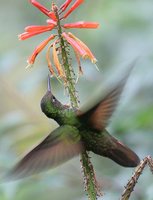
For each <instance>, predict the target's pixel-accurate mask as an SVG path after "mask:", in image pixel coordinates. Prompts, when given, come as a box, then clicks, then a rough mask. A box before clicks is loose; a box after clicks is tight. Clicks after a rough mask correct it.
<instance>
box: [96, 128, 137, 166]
mask: <svg viewBox="0 0 153 200" xmlns="http://www.w3.org/2000/svg"><path fill="white" fill-rule="evenodd" d="M106 133H107V134H106V138H103V139H105V141H106V142H105V144H104V145H103V146H101V148H100V149H99V150H98V152H95V153H97V154H99V155H102V156H105V157H108V158H110V159H111V160H113V161H115V162H116V163H118V164H119V165H121V166H124V167H136V166H137V165H138V164H139V163H140V159H139V157H138V156H137V154H136V153H135V152H133V151H132V150H131V149H130V148H129V147H127V146H126V145H124V144H123V143H121V142H120V141H118V140H117V139H116V138H114V137H113V136H111V135H110V134H109V133H108V132H107V131H106ZM103 137H105V135H103ZM106 147H107V148H106Z"/></svg>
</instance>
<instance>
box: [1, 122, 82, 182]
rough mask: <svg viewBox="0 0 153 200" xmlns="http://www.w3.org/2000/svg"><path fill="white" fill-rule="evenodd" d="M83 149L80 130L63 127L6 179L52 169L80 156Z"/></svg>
mask: <svg viewBox="0 0 153 200" xmlns="http://www.w3.org/2000/svg"><path fill="white" fill-rule="evenodd" d="M82 149H83V146H82V143H81V142H80V139H79V134H78V130H77V129H75V128H74V127H71V126H68V125H65V126H61V127H59V128H57V129H56V130H55V131H53V132H52V133H51V134H49V135H48V136H47V137H46V138H45V139H44V140H43V141H42V142H41V143H40V144H39V145H38V146H36V147H35V148H34V149H33V150H32V151H30V152H29V153H28V154H27V155H26V156H25V157H23V159H21V161H20V162H19V163H18V164H17V165H16V166H15V167H14V168H13V169H12V170H10V171H9V172H8V174H7V175H6V176H5V179H7V180H10V179H20V178H23V177H26V176H30V175H33V174H36V173H40V172H42V171H45V170H48V169H51V168H53V167H56V166H58V165H60V164H62V163H64V162H66V161H68V160H69V159H71V158H73V157H74V156H76V155H78V154H79V153H80V152H81V151H82Z"/></svg>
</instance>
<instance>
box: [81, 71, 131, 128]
mask: <svg viewBox="0 0 153 200" xmlns="http://www.w3.org/2000/svg"><path fill="white" fill-rule="evenodd" d="M130 71H131V69H130V70H129V71H128V73H126V75H125V76H124V78H123V79H122V80H121V81H120V82H118V84H116V86H115V87H113V88H112V89H111V90H110V91H109V92H108V93H107V94H106V95H105V96H104V97H103V98H100V99H99V100H98V102H97V103H95V104H94V105H93V106H92V107H91V108H90V109H89V110H87V111H86V112H84V113H80V114H78V118H79V119H80V120H81V122H83V123H85V124H86V125H87V126H89V127H91V128H94V129H96V130H103V129H104V128H105V127H106V126H107V125H108V122H109V119H110V117H111V116H112V114H113V112H114V111H115V108H116V106H117V104H118V101H119V99H120V96H121V93H122V91H123V88H124V86H125V83H126V81H127V78H128V76H129V74H130Z"/></svg>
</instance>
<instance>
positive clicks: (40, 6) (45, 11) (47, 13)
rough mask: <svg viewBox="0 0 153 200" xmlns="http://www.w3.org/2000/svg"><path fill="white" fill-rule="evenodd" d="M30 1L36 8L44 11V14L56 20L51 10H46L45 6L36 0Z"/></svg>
mask: <svg viewBox="0 0 153 200" xmlns="http://www.w3.org/2000/svg"><path fill="white" fill-rule="evenodd" d="M30 3H32V4H33V5H34V6H35V7H36V8H38V9H39V10H40V11H41V12H42V13H44V14H45V15H47V16H48V17H49V18H51V19H53V20H55V21H57V19H56V16H55V14H54V12H51V11H50V10H48V9H47V8H45V7H44V6H43V5H42V4H40V3H39V2H38V1H36V0H30Z"/></svg>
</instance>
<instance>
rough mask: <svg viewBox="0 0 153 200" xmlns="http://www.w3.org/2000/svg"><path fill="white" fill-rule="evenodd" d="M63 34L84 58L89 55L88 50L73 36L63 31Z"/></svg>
mask: <svg viewBox="0 0 153 200" xmlns="http://www.w3.org/2000/svg"><path fill="white" fill-rule="evenodd" d="M62 36H63V37H64V38H65V39H66V40H67V41H68V43H69V44H70V45H71V46H72V47H73V48H74V49H75V51H77V52H78V53H79V54H80V55H81V57H82V58H86V57H87V52H86V51H85V50H84V49H83V48H82V47H81V46H80V45H79V44H78V43H77V42H76V41H75V40H74V39H73V38H71V37H69V35H68V34H66V33H65V32H64V33H62Z"/></svg>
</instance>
